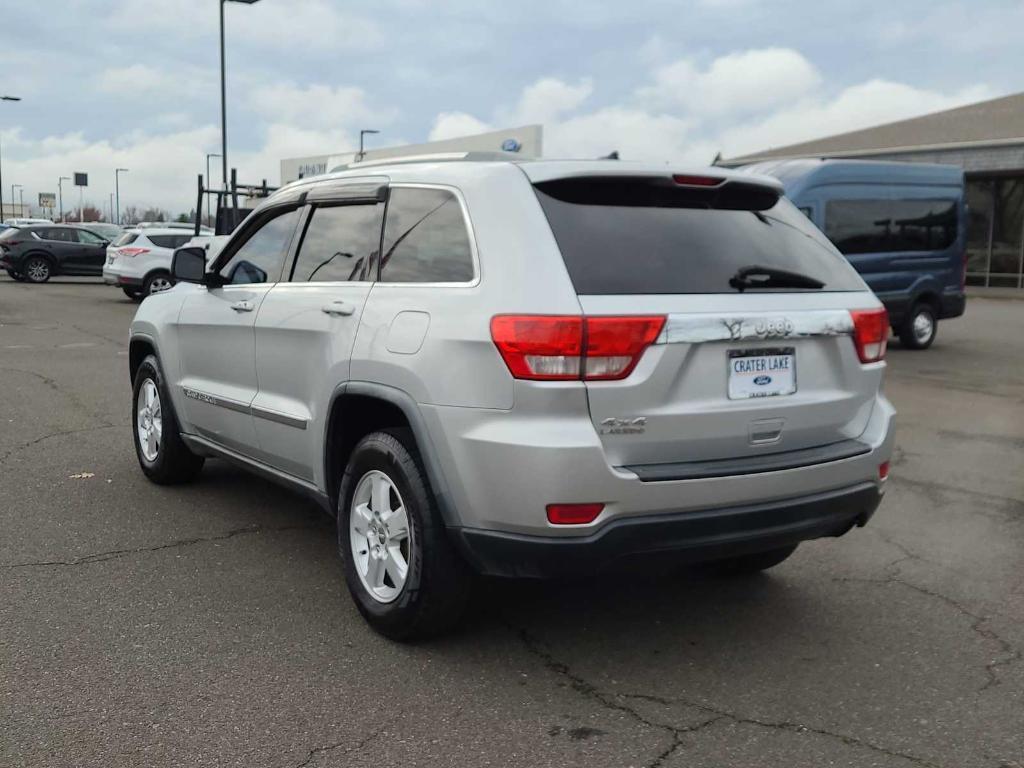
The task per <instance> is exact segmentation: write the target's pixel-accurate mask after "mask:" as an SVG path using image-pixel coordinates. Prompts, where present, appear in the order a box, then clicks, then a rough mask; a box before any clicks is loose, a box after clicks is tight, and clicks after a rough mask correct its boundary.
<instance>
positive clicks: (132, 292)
mask: <svg viewBox="0 0 1024 768" xmlns="http://www.w3.org/2000/svg"><path fill="white" fill-rule="evenodd" d="M121 290H122V291H124V295H125V296H127V297H128V298H129V299H131V300H132V301H142V293H140V292H139V289H138V288H129V287H128V286H124V285H123V286H121Z"/></svg>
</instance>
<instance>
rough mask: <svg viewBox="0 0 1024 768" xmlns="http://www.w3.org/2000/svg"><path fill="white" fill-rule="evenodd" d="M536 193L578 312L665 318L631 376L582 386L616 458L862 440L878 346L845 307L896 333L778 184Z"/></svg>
mask: <svg viewBox="0 0 1024 768" xmlns="http://www.w3.org/2000/svg"><path fill="white" fill-rule="evenodd" d="M534 188H535V191H536V194H537V197H538V199H539V200H540V203H541V206H542V208H543V209H544V213H545V214H546V216H547V219H548V222H549V224H550V226H551V229H552V232H553V234H554V236H555V239H556V241H557V243H558V246H559V249H560V251H561V253H562V256H563V258H564V261H565V265H566V268H567V270H568V272H569V276H570V278H571V280H572V282H573V284H574V286H575V288H576V292H577V294H578V296H579V301H580V305H581V307H582V310H583V314H584V316H585V317H592V316H634V315H649V316H652V317H654V318H661V317H664V323H663V325H662V326H661V331H660V333H659V335H658V337H657V339H656V340H655V341H654V343H653V344H652V345H651V346H649V347H647V348H646V349H645V350H644V351H643V352H642V353H641V355H640V356H639V359H638V360H637V361H636V367H635V369H632V370H631V372H629V373H628V375H626V376H625V378H622V379H621V380H588V381H587V382H586V387H587V395H588V399H589V405H590V413H591V417H592V419H593V422H594V427H595V429H596V430H597V432H598V434H599V435H600V437H601V441H602V443H603V446H604V449H605V453H606V456H607V459H608V462H609V464H611V465H612V466H627V467H629V466H636V465H651V464H668V463H682V462H696V461H701V462H704V461H711V460H719V459H743V458H746V457H754V456H759V455H764V454H771V453H782V452H788V451H798V450H804V449H810V448H815V447H819V446H832V445H835V444H839V443H842V442H843V441H848V440H851V439H854V438H856V437H857V436H858V435H860V434H861V433H862V432H863V430H864V428H865V427H866V425H867V421H868V418H869V416H870V413H871V409H872V407H873V404H874V398H875V394H876V392H877V391H878V388H879V385H880V381H881V374H882V370H881V369H882V367H883V366H882V364H880V363H877V362H872V355H873V356H874V357H875V358H877V357H880V356H881V354H883V353H884V345H882V344H878V345H876V347H875V348H874V350H873V351H869V352H868V355H867V356H866V357H863V359H864V360H868V361H869V362H867V363H865V362H862V355H861V354H859V352H858V347H857V344H856V343H855V342H854V340H853V337H852V334H853V333H854V325H855V319H856V321H857V323H858V324H860V321H861V319H862V318H861V317H859V316H858V313H857V312H856V311H855V312H854V313H853V314H852V315H851V312H850V310H858V309H865V310H869V312H868V313H867V315H868V316H869V321H873V322H874V324H875V330H876V331H877V332H878V333H880V334H882V335H887V334H888V328H887V326H886V327H884V328H882V330H881V331H878V328H880V327H881V324H884V316H883V315H881V314H880V311H879V310H878V309H877V308H878V307H879V304H878V302H877V300H876V299H875V298H874V297H873V296H872V294H871V293H870V292H869V291H868V290H867V288H866V286H865V285H864V283H863V281H862V280H861V278H860V277H859V276H858V275H857V273H856V272H855V271H854V270H853V269H852V268H851V267H850V265H849V264H848V263H847V262H846V260H845V259H844V258H843V257H842V256H841V255H840V254H839V253H838V251H836V250H835V248H833V247H832V245H831V244H830V243H829V242H828V240H826V239H825V237H824V236H823V235H822V234H821V233H820V232H819V231H818V230H817V229H816V228H815V227H814V226H813V225H812V224H811V223H810V222H809V221H808V220H807V219H806V217H804V216H803V214H801V213H800V212H799V211H798V210H797V209H796V208H794V207H793V206H792V205H791V204H790V203H789V202H788V201H786V200H785V199H780V197H779V195H780V191H779V189H778V188H777V187H774V186H771V185H770V184H769V183H767V182H766V183H764V184H760V183H758V182H756V181H746V180H742V179H740V180H737V179H733V178H730V177H726V176H723V177H722V178H717V177H694V176H679V175H676V176H673V175H671V174H663V175H658V176H637V177H623V176H615V177H600V176H589V177H583V178H580V177H576V178H564V179H553V180H545V181H539V182H535V183H534ZM861 330H863V329H861ZM584 338H585V341H584V344H585V345H586V344H587V341H586V336H585V337H584ZM862 351H863V350H862ZM876 353H877V354H876ZM588 354H590V353H588Z"/></svg>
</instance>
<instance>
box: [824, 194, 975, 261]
mask: <svg viewBox="0 0 1024 768" xmlns="http://www.w3.org/2000/svg"><path fill="white" fill-rule="evenodd" d="M825 234H826V235H827V236H828V238H829V240H831V241H832V242H833V243H835V246H836V248H838V249H839V250H840V251H841V252H842V253H845V254H856V253H889V252H893V251H942V250H945V249H946V248H949V247H950V246H951V245H953V243H955V242H956V237H957V204H956V200H830V201H828V203H827V204H826V206H825Z"/></svg>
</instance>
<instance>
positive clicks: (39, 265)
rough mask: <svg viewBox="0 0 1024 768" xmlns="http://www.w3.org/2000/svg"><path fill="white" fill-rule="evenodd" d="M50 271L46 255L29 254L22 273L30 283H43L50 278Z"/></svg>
mask: <svg viewBox="0 0 1024 768" xmlns="http://www.w3.org/2000/svg"><path fill="white" fill-rule="evenodd" d="M52 271H53V270H52V267H51V266H50V260H49V259H47V258H46V257H44V256H29V258H28V260H27V261H26V262H25V266H24V271H23V272H22V274H23V275H25V278H26V279H27V280H28V281H29V282H30V283H45V282H46V281H47V280H49V279H50V275H51V273H52Z"/></svg>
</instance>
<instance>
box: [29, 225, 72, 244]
mask: <svg viewBox="0 0 1024 768" xmlns="http://www.w3.org/2000/svg"><path fill="white" fill-rule="evenodd" d="M35 233H36V236H37V237H39V238H40V239H42V240H51V241H54V242H58V243H77V242H78V241H77V240H76V239H75V233H74V230H71V229H58V228H56V227H54V228H53V229H37V230H35Z"/></svg>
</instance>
